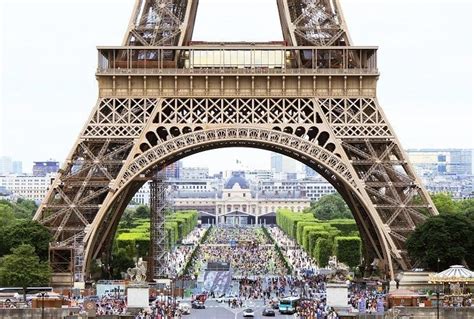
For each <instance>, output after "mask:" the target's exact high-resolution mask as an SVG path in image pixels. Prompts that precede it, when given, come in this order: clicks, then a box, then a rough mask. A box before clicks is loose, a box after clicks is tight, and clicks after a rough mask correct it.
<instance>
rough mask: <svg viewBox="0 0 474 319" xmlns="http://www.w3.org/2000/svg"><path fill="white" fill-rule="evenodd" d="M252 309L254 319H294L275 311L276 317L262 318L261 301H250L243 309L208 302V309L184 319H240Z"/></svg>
mask: <svg viewBox="0 0 474 319" xmlns="http://www.w3.org/2000/svg"><path fill="white" fill-rule="evenodd" d="M247 308H251V309H253V310H254V311H255V317H254V318H285V319H292V318H293V316H291V315H280V313H279V312H278V310H275V317H264V316H262V310H263V308H264V307H263V303H262V301H261V300H257V301H249V302H247V303H244V306H243V307H242V308H229V306H228V305H227V304H226V303H218V302H216V301H215V300H208V301H206V309H191V314H190V315H186V316H183V318H184V319H198V318H200V319H202V318H206V319H227V318H229V319H232V318H235V319H238V318H243V315H242V312H243V311H244V310H245V309H247Z"/></svg>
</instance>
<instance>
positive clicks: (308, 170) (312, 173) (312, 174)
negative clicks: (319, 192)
mask: <svg viewBox="0 0 474 319" xmlns="http://www.w3.org/2000/svg"><path fill="white" fill-rule="evenodd" d="M304 173H305V175H306V177H310V178H311V177H317V176H319V174H318V173H316V171H315V170H314V169H312V168H311V167H309V166H307V165H305V166H304Z"/></svg>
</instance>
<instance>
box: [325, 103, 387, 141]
mask: <svg viewBox="0 0 474 319" xmlns="http://www.w3.org/2000/svg"><path fill="white" fill-rule="evenodd" d="M318 103H319V106H320V107H321V110H322V112H323V113H324V115H325V116H326V119H327V121H328V123H329V124H330V125H331V127H332V129H333V130H334V134H335V135H336V136H337V137H340V138H344V137H352V138H368V137H377V138H380V137H393V133H392V132H391V131H390V128H389V126H388V124H387V122H386V121H385V118H384V117H383V115H382V113H381V112H380V109H379V106H378V105H377V103H376V101H375V100H374V99H367V98H365V99H364V98H355V99H334V98H331V99H318Z"/></svg>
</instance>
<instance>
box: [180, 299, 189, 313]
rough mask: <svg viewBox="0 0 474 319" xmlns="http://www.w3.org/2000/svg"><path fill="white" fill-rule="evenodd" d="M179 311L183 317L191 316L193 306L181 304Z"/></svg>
mask: <svg viewBox="0 0 474 319" xmlns="http://www.w3.org/2000/svg"><path fill="white" fill-rule="evenodd" d="M178 309H179V310H180V311H181V313H182V314H183V315H189V314H190V313H191V306H190V305H189V304H188V303H185V302H182V303H180V304H179V306H178Z"/></svg>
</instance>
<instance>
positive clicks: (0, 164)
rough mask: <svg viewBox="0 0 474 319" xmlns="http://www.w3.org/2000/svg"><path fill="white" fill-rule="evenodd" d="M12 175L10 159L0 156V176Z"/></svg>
mask: <svg viewBox="0 0 474 319" xmlns="http://www.w3.org/2000/svg"><path fill="white" fill-rule="evenodd" d="M11 173H12V158H11V157H9V156H0V174H11Z"/></svg>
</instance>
